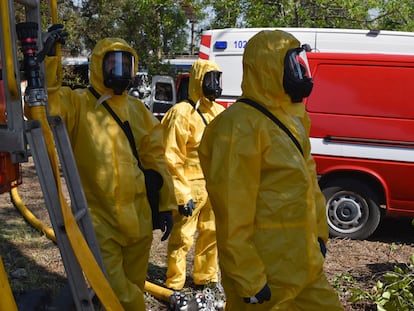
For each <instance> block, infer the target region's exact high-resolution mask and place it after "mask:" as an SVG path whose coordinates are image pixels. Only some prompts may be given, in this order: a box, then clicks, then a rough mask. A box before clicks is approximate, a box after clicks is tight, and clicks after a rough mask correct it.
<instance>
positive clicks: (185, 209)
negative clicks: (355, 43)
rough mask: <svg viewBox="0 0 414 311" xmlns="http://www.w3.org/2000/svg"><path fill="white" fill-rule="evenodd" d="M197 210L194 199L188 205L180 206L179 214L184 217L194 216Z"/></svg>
mask: <svg viewBox="0 0 414 311" xmlns="http://www.w3.org/2000/svg"><path fill="white" fill-rule="evenodd" d="M194 209H195V205H194V201H193V199H190V200H188V202H187V204H186V205H178V212H179V213H180V214H181V215H183V216H187V217H188V216H191V215H193V210H194Z"/></svg>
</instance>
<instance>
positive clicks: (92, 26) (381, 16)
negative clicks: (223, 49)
mask: <svg viewBox="0 0 414 311" xmlns="http://www.w3.org/2000/svg"><path fill="white" fill-rule="evenodd" d="M44 1H45V0H44ZM42 2H43V1H42ZM59 14H60V17H59V18H60V20H61V21H62V22H63V23H64V25H65V28H66V29H67V30H68V32H69V34H70V37H69V39H68V41H67V45H66V48H67V49H68V50H69V51H70V53H71V54H73V55H79V54H82V53H83V54H85V51H91V50H92V48H93V47H94V45H95V44H96V42H97V41H98V40H99V39H102V38H104V37H114V36H116V37H121V38H123V39H125V40H126V41H127V42H129V43H130V44H131V46H132V47H133V48H135V49H136V50H137V52H138V55H139V61H140V66H141V67H144V68H147V69H149V70H152V69H154V68H156V69H154V70H157V71H162V70H164V69H163V68H162V66H161V65H160V59H161V58H172V57H174V55H175V54H185V53H187V54H189V53H191V52H192V51H194V48H193V47H192V46H191V42H189V38H190V34H191V33H192V34H193V37H194V38H195V39H194V41H195V42H197V39H198V37H199V36H200V32H201V30H203V29H209V28H227V27H327V28H354V29H379V30H381V29H383V30H385V29H386V30H400V31H414V6H412V1H411V0H255V1H252V0H227V1H217V0H193V1H191V0H181V1H172V0H117V1H110V0H71V1H62V2H60V4H59ZM154 66H155V67H154Z"/></svg>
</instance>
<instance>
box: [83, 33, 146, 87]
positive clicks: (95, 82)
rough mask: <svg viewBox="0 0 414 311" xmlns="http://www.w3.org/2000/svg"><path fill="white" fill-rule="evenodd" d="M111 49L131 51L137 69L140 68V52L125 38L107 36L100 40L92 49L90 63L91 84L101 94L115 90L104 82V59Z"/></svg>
mask: <svg viewBox="0 0 414 311" xmlns="http://www.w3.org/2000/svg"><path fill="white" fill-rule="evenodd" d="M110 51H126V52H130V53H131V54H132V55H134V59H135V64H134V68H135V70H136V69H137V68H138V54H137V53H136V51H135V50H134V49H133V48H132V47H131V46H130V45H129V44H128V43H127V42H126V41H125V40H123V39H119V38H105V39H102V40H100V41H99V42H98V43H97V44H96V46H95V48H94V49H93V51H92V55H91V64H90V81H91V85H92V86H93V87H94V88H95V89H96V90H97V91H98V93H99V94H104V93H110V94H113V91H112V90H111V89H109V88H107V87H106V86H105V85H104V82H103V80H104V78H103V59H104V57H105V54H106V53H108V52H110Z"/></svg>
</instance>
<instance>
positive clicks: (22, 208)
mask: <svg viewBox="0 0 414 311" xmlns="http://www.w3.org/2000/svg"><path fill="white" fill-rule="evenodd" d="M10 195H11V199H12V202H13V204H14V206H15V207H16V208H17V209H18V210H19V212H20V213H21V214H22V215H23V217H24V218H25V219H26V220H27V222H29V223H30V224H31V225H32V226H33V227H35V228H36V229H37V230H39V231H41V232H44V233H45V234H46V236H47V237H48V238H49V239H50V240H52V241H54V242H56V237H55V233H54V231H53V228H51V227H49V226H47V225H46V224H45V223H44V222H42V221H41V220H39V219H38V218H37V217H36V216H35V215H34V214H33V213H32V212H31V211H30V210H29V208H28V207H27V206H26V205H25V204H24V202H23V200H22V199H21V197H20V195H19V192H18V190H17V187H14V188H12V190H11V191H10ZM145 291H146V292H147V293H149V294H150V295H152V296H154V297H155V298H157V299H160V300H162V301H165V302H168V301H169V299H170V296H171V295H172V294H173V291H172V290H170V289H168V288H165V287H162V286H159V285H156V284H153V283H151V282H148V281H145ZM0 310H2V309H0Z"/></svg>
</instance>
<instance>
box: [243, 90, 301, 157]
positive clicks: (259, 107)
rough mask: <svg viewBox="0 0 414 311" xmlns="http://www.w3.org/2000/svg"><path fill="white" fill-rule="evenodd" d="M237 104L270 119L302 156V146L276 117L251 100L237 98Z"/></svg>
mask: <svg viewBox="0 0 414 311" xmlns="http://www.w3.org/2000/svg"><path fill="white" fill-rule="evenodd" d="M237 102H242V103H245V104H247V105H249V106H252V107H254V108H256V109H257V110H259V111H261V112H262V113H263V114H265V115H266V116H267V117H268V118H269V119H271V120H272V121H273V122H275V123H276V124H277V125H278V126H279V127H280V128H281V129H282V130H283V131H284V132H285V133H286V134H287V135H288V136H289V137H290V139H291V140H292V141H293V143H294V144H295V145H296V147H297V148H298V150H299V151H300V153H301V154H302V155H304V154H303V149H302V146H301V145H300V144H299V142H298V140H297V139H296V137H295V136H293V134H292V132H291V131H289V129H288V128H287V127H286V125H284V124H283V123H282V121H280V120H279V119H278V118H276V116H275V115H273V114H272V113H271V112H270V111H269V110H267V109H266V108H265V107H263V106H262V105H259V104H258V103H256V102H255V101H253V100H251V99H248V98H239V99H237Z"/></svg>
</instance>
